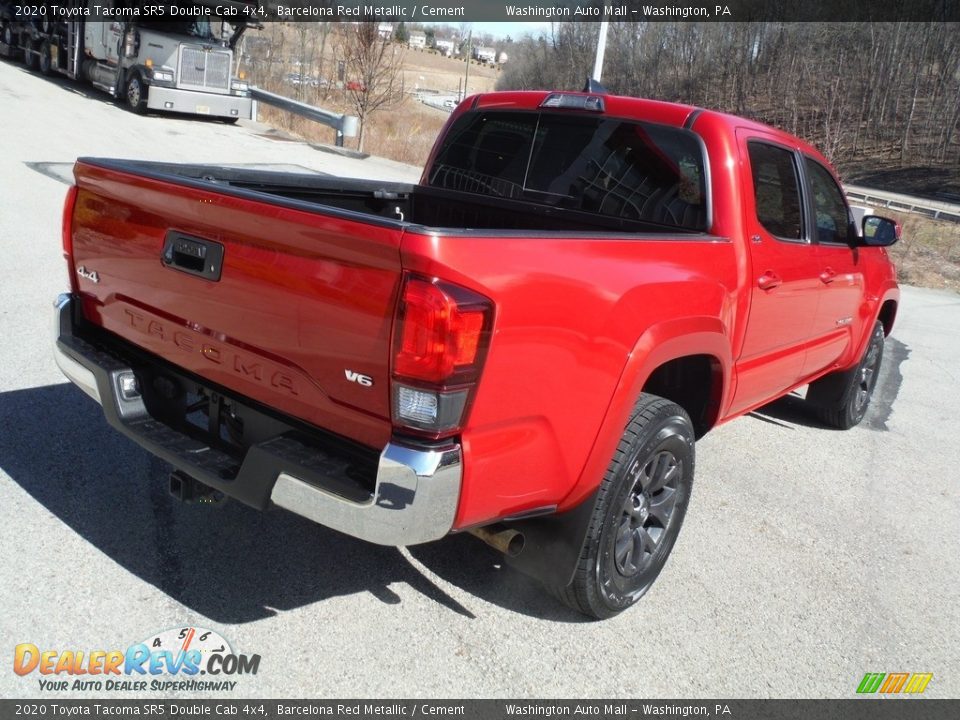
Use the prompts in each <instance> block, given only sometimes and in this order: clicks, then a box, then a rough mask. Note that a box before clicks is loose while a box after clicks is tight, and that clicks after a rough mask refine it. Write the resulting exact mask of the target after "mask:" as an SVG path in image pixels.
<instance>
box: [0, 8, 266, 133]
mask: <svg viewBox="0 0 960 720" xmlns="http://www.w3.org/2000/svg"><path fill="white" fill-rule="evenodd" d="M248 8H249V6H247V5H246V4H244V3H242V2H230V1H226V2H222V1H221V2H217V3H216V4H213V5H206V4H205V3H204V2H203V1H202V0H199V1H198V2H192V3H191V2H187V3H181V4H178V5H171V6H156V5H152V6H148V5H140V4H137V3H130V2H124V1H123V0H96V2H93V1H92V0H65V1H64V3H63V4H61V5H58V6H56V14H53V13H54V10H53V6H50V5H35V6H25V5H20V4H16V3H13V2H9V1H8V0H0V55H2V56H4V57H7V58H11V59H16V58H22V59H23V60H24V62H25V63H26V65H27V67H29V68H31V69H35V70H39V71H40V72H41V73H42V74H44V75H53V74H61V75H66V76H67V77H69V78H72V79H76V80H83V81H86V82H89V83H91V84H92V85H93V86H94V87H96V88H99V89H100V90H103V91H104V92H107V93H109V94H110V95H113V96H114V97H116V98H118V99H120V100H123V101H125V102H126V104H127V106H128V107H129V108H130V109H131V110H133V111H134V112H136V113H145V112H147V110H156V111H169V112H179V113H189V114H196V115H209V116H213V117H218V118H222V119H223V120H225V121H227V122H235V121H237V120H239V119H240V118H247V119H249V118H251V116H252V101H251V99H250V88H249V85H248V83H247V81H246V80H245V79H244V77H243V75H242V74H238V73H236V72H235V68H236V57H235V52H236V48H237V44H238V42H239V41H240V39H241V37H242V36H243V33H244V32H245V30H246V29H247V28H248V27H249V26H250V25H251V24H253V25H256V23H250V22H247V19H248V18H250V17H251V16H250V14H249V13H250V11H249V9H248ZM158 14H160V17H158ZM108 16H112V17H117V18H121V19H120V20H113V21H108V20H103V19H93V18H103V17H108ZM64 18H81V19H64ZM82 18H90V19H82Z"/></svg>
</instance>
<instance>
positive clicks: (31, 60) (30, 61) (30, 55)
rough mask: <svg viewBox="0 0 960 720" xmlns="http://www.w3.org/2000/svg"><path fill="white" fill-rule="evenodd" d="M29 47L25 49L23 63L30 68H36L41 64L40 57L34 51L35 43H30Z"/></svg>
mask: <svg viewBox="0 0 960 720" xmlns="http://www.w3.org/2000/svg"><path fill="white" fill-rule="evenodd" d="M27 45H28V47H25V48H24V49H23V64H24V65H26V66H27V69H28V70H36V69H37V67H38V66H39V64H40V63H39V59H38V58H37V54H36V53H35V52H33V43H28V44H27Z"/></svg>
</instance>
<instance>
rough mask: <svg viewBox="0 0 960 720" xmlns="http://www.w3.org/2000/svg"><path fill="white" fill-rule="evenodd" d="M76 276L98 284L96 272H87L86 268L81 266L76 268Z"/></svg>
mask: <svg viewBox="0 0 960 720" xmlns="http://www.w3.org/2000/svg"><path fill="white" fill-rule="evenodd" d="M77 275H79V276H80V277H82V278H86V279H87V280H89V281H90V282H95V283H98V282H100V276H99V275H97V271H96V270H87V268H86V267H84V266H83V265H81V266H80V267H78V268H77Z"/></svg>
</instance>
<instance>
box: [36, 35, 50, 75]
mask: <svg viewBox="0 0 960 720" xmlns="http://www.w3.org/2000/svg"><path fill="white" fill-rule="evenodd" d="M38 62H39V65H40V72H41V73H42V74H43V75H52V74H53V56H52V55H51V53H50V43H49V42H44V43H43V44H42V45H40V58H39V61H38Z"/></svg>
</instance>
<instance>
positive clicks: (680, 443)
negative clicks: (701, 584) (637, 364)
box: [557, 394, 695, 618]
mask: <svg viewBox="0 0 960 720" xmlns="http://www.w3.org/2000/svg"><path fill="white" fill-rule="evenodd" d="M694 437H695V436H694V430H693V424H692V423H691V422H690V417H689V416H688V415H687V413H686V412H685V411H684V410H683V408H681V407H680V406H679V405H676V404H675V403H673V402H670V401H669V400H665V399H663V398H660V397H657V396H655V395H646V394H644V395H641V396H640V400H639V401H638V402H637V404H636V407H635V408H634V414H633V417H632V418H631V420H630V422H629V423H628V425H627V428H626V430H625V431H624V434H623V437H622V438H621V440H620V445H619V446H618V447H617V452H616V455H615V456H614V459H613V461H612V462H611V463H610V467H609V468H608V470H607V473H606V475H605V476H604V479H603V482H602V484H601V486H600V493H599V495H598V497H597V505H596V507H595V508H594V512H593V517H592V519H591V522H590V528H589V530H588V531H587V538H586V541H585V542H584V547H583V549H582V551H581V554H580V560H579V563H578V565H577V570H576V573H575V574H574V578H573V582H572V583H571V584H570V585H568V586H567V587H565V588H563V589H561V590H559V591H558V592H557V595H558V597H559V598H560V599H561V600H562V601H563V602H565V603H566V604H567V605H569V606H570V607H572V608H573V609H575V610H578V611H580V612H582V613H584V614H586V615H591V616H593V617H595V618H609V617H613V616H614V615H616V614H618V613H620V612H622V611H623V610H626V609H627V608H628V607H630V606H631V605H633V604H634V603H635V602H636V601H637V600H639V599H640V597H642V596H643V594H644V593H646V592H647V590H649V589H650V587H651V586H652V585H653V583H654V581H655V580H656V579H657V576H658V575H659V574H660V571H661V570H662V569H663V566H664V564H665V563H666V561H667V557H668V556H669V555H670V552H671V550H673V546H674V543H676V540H677V536H678V535H679V534H680V526H681V524H682V523H683V518H684V515H685V514H686V511H687V505H688V503H689V501H690V492H691V490H692V489H693V470H694Z"/></svg>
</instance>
